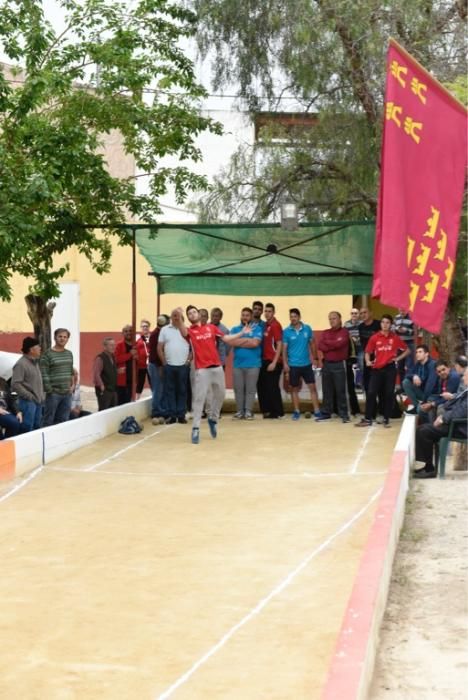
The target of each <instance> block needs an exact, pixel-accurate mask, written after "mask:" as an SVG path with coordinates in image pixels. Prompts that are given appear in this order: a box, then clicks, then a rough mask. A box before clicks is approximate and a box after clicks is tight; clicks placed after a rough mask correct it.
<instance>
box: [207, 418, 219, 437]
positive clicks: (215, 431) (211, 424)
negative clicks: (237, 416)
mask: <svg viewBox="0 0 468 700" xmlns="http://www.w3.org/2000/svg"><path fill="white" fill-rule="evenodd" d="M208 427H209V429H210V435H211V437H212V438H215V437H216V436H217V435H218V424H217V422H216V421H215V420H213V419H212V418H208Z"/></svg>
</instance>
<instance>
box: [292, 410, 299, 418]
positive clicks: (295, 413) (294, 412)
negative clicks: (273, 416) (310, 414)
mask: <svg viewBox="0 0 468 700" xmlns="http://www.w3.org/2000/svg"><path fill="white" fill-rule="evenodd" d="M300 417H301V412H300V411H293V414H292V416H291V418H292V419H293V420H299V418H300Z"/></svg>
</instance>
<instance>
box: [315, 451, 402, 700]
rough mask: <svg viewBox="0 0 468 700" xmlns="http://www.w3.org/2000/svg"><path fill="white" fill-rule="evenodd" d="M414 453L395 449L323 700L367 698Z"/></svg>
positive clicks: (329, 672)
mask: <svg viewBox="0 0 468 700" xmlns="http://www.w3.org/2000/svg"><path fill="white" fill-rule="evenodd" d="M409 450H410V446H409V445H408V449H406V450H395V451H394V452H393V455H392V459H391V462H390V467H389V471H388V474H387V478H386V480H385V484H384V487H383V490H382V493H381V495H380V498H379V501H378V505H377V510H376V514H375V517H374V522H373V524H372V528H371V531H370V533H369V537H368V540H367V543H366V546H365V549H364V552H363V555H362V558H361V562H360V565H359V569H358V572H357V575H356V578H355V581H354V586H353V590H352V592H351V596H350V599H349V602H348V606H347V609H346V612H345V615H344V619H343V623H342V626H341V630H340V633H339V636H338V641H337V645H336V648H335V652H334V654H333V657H332V661H331V663H330V667H329V670H328V677H327V680H326V683H325V686H324V688H323V691H322V695H321V700H364V699H365V698H366V697H367V693H368V689H369V686H370V682H371V680H372V673H373V670H374V662H375V654H376V649H377V643H378V634H379V628H380V624H381V621H382V618H383V614H384V612H385V605H386V601H387V594H388V588H389V584H390V577H391V573H392V563H393V557H394V554H395V551H396V546H397V543H398V537H399V533H400V529H401V525H402V523H403V517H404V504H405V498H406V492H407V489H408V467H409Z"/></svg>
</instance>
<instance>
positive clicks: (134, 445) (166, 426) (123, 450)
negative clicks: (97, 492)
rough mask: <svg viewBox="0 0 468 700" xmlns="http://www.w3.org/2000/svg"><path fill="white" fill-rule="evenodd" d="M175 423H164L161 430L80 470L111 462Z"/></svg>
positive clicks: (92, 468) (85, 470) (87, 469)
mask: <svg viewBox="0 0 468 700" xmlns="http://www.w3.org/2000/svg"><path fill="white" fill-rule="evenodd" d="M173 425H175V424H174V423H172V424H170V425H165V426H164V427H163V428H161V430H155V431H154V433H151V435H147V436H146V437H144V438H142V439H141V440H137V441H136V442H132V444H131V445H127V447H124V448H123V449H122V450H119V451H118V452H114V454H112V455H111V456H110V457H107V458H106V459H103V460H101V461H100V462H96V464H92V465H91V466H90V467H86V469H82V470H81V471H83V472H93V471H94V470H95V469H97V468H98V467H100V466H101V465H102V464H108V463H109V462H111V461H112V460H113V459H115V458H116V457H120V455H123V454H124V453H125V452H128V450H133V448H134V447H136V446H137V445H141V444H142V443H143V442H146V441H147V440H151V438H153V437H154V436H155V435H159V433H162V432H164V431H165V430H167V429H168V428H172V426H173Z"/></svg>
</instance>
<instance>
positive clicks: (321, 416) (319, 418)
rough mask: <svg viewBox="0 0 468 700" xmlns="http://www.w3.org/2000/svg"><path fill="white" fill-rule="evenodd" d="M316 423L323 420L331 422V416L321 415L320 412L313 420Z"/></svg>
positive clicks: (327, 414)
mask: <svg viewBox="0 0 468 700" xmlns="http://www.w3.org/2000/svg"><path fill="white" fill-rule="evenodd" d="M315 420H316V421H317V423H319V422H321V421H323V420H331V415H330V414H329V413H322V411H321V412H320V415H319V416H318V417H317V418H316V419H315Z"/></svg>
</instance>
